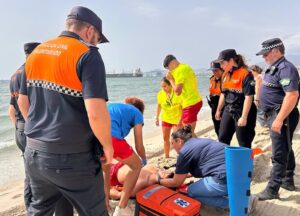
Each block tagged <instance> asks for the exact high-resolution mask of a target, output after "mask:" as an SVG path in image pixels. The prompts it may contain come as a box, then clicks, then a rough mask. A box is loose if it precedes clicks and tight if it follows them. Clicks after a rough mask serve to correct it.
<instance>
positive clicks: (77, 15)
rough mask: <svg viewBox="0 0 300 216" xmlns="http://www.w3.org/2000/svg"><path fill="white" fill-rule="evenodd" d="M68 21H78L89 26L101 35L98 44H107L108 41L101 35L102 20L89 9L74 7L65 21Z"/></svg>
mask: <svg viewBox="0 0 300 216" xmlns="http://www.w3.org/2000/svg"><path fill="white" fill-rule="evenodd" d="M68 19H75V20H80V21H83V22H87V23H89V24H91V25H92V26H94V27H95V28H96V29H97V31H98V32H99V33H100V34H101V40H100V42H99V43H106V42H109V41H108V39H107V38H106V37H105V36H104V35H103V34H102V20H101V19H100V18H99V17H98V16H97V14H95V13H94V12H93V11H91V10H90V9H88V8H86V7H82V6H75V7H73V8H72V9H71V12H70V14H69V15H68V17H67V20H68Z"/></svg>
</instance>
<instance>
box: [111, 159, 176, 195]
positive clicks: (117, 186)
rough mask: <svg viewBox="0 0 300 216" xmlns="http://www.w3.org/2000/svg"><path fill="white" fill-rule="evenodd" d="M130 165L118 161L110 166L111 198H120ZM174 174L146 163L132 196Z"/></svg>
mask: <svg viewBox="0 0 300 216" xmlns="http://www.w3.org/2000/svg"><path fill="white" fill-rule="evenodd" d="M129 170H130V168H129V166H127V165H125V164H123V163H122V162H118V163H116V164H113V165H112V166H111V168H110V186H111V187H110V193H109V195H110V198H111V199H116V200H119V199H120V198H121V191H122V188H123V185H124V182H125V179H126V178H127V176H128V173H129ZM172 175H174V173H172V172H171V171H169V170H164V169H159V168H157V167H155V166H154V165H146V166H144V167H143V168H142V169H141V172H140V174H139V177H138V180H137V182H136V184H135V186H134V188H133V190H132V192H131V195H130V197H132V198H133V197H135V195H136V193H137V192H138V191H140V190H142V189H144V188H146V187H148V186H150V185H153V184H156V183H158V180H159V179H164V178H170V177H172Z"/></svg>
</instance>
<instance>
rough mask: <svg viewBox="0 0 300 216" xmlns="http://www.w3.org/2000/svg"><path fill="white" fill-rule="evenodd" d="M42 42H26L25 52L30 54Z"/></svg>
mask: <svg viewBox="0 0 300 216" xmlns="http://www.w3.org/2000/svg"><path fill="white" fill-rule="evenodd" d="M40 44H41V43H38V42H30V43H26V44H24V52H25V54H26V55H28V54H30V53H31V52H32V51H33V50H34V49H35V48H36V47H37V46H38V45H40Z"/></svg>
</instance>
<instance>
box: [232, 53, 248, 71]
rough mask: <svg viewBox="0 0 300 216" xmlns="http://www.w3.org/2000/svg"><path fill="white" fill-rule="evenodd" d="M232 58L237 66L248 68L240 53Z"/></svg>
mask: <svg viewBox="0 0 300 216" xmlns="http://www.w3.org/2000/svg"><path fill="white" fill-rule="evenodd" d="M233 60H234V61H235V62H236V64H237V67H238V68H241V67H244V68H248V66H247V65H246V62H245V59H244V57H243V56H242V55H240V54H238V55H236V56H235V57H234V58H233Z"/></svg>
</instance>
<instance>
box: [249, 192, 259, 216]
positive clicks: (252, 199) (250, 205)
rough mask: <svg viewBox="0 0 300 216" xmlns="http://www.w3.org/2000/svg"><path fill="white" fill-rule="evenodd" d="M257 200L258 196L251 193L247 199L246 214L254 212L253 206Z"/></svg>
mask: <svg viewBox="0 0 300 216" xmlns="http://www.w3.org/2000/svg"><path fill="white" fill-rule="evenodd" d="M257 200H258V198H257V197H256V196H253V195H251V196H250V197H249V201H248V212H247V213H248V215H250V214H251V213H253V212H254V210H255V206H256V204H257Z"/></svg>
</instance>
